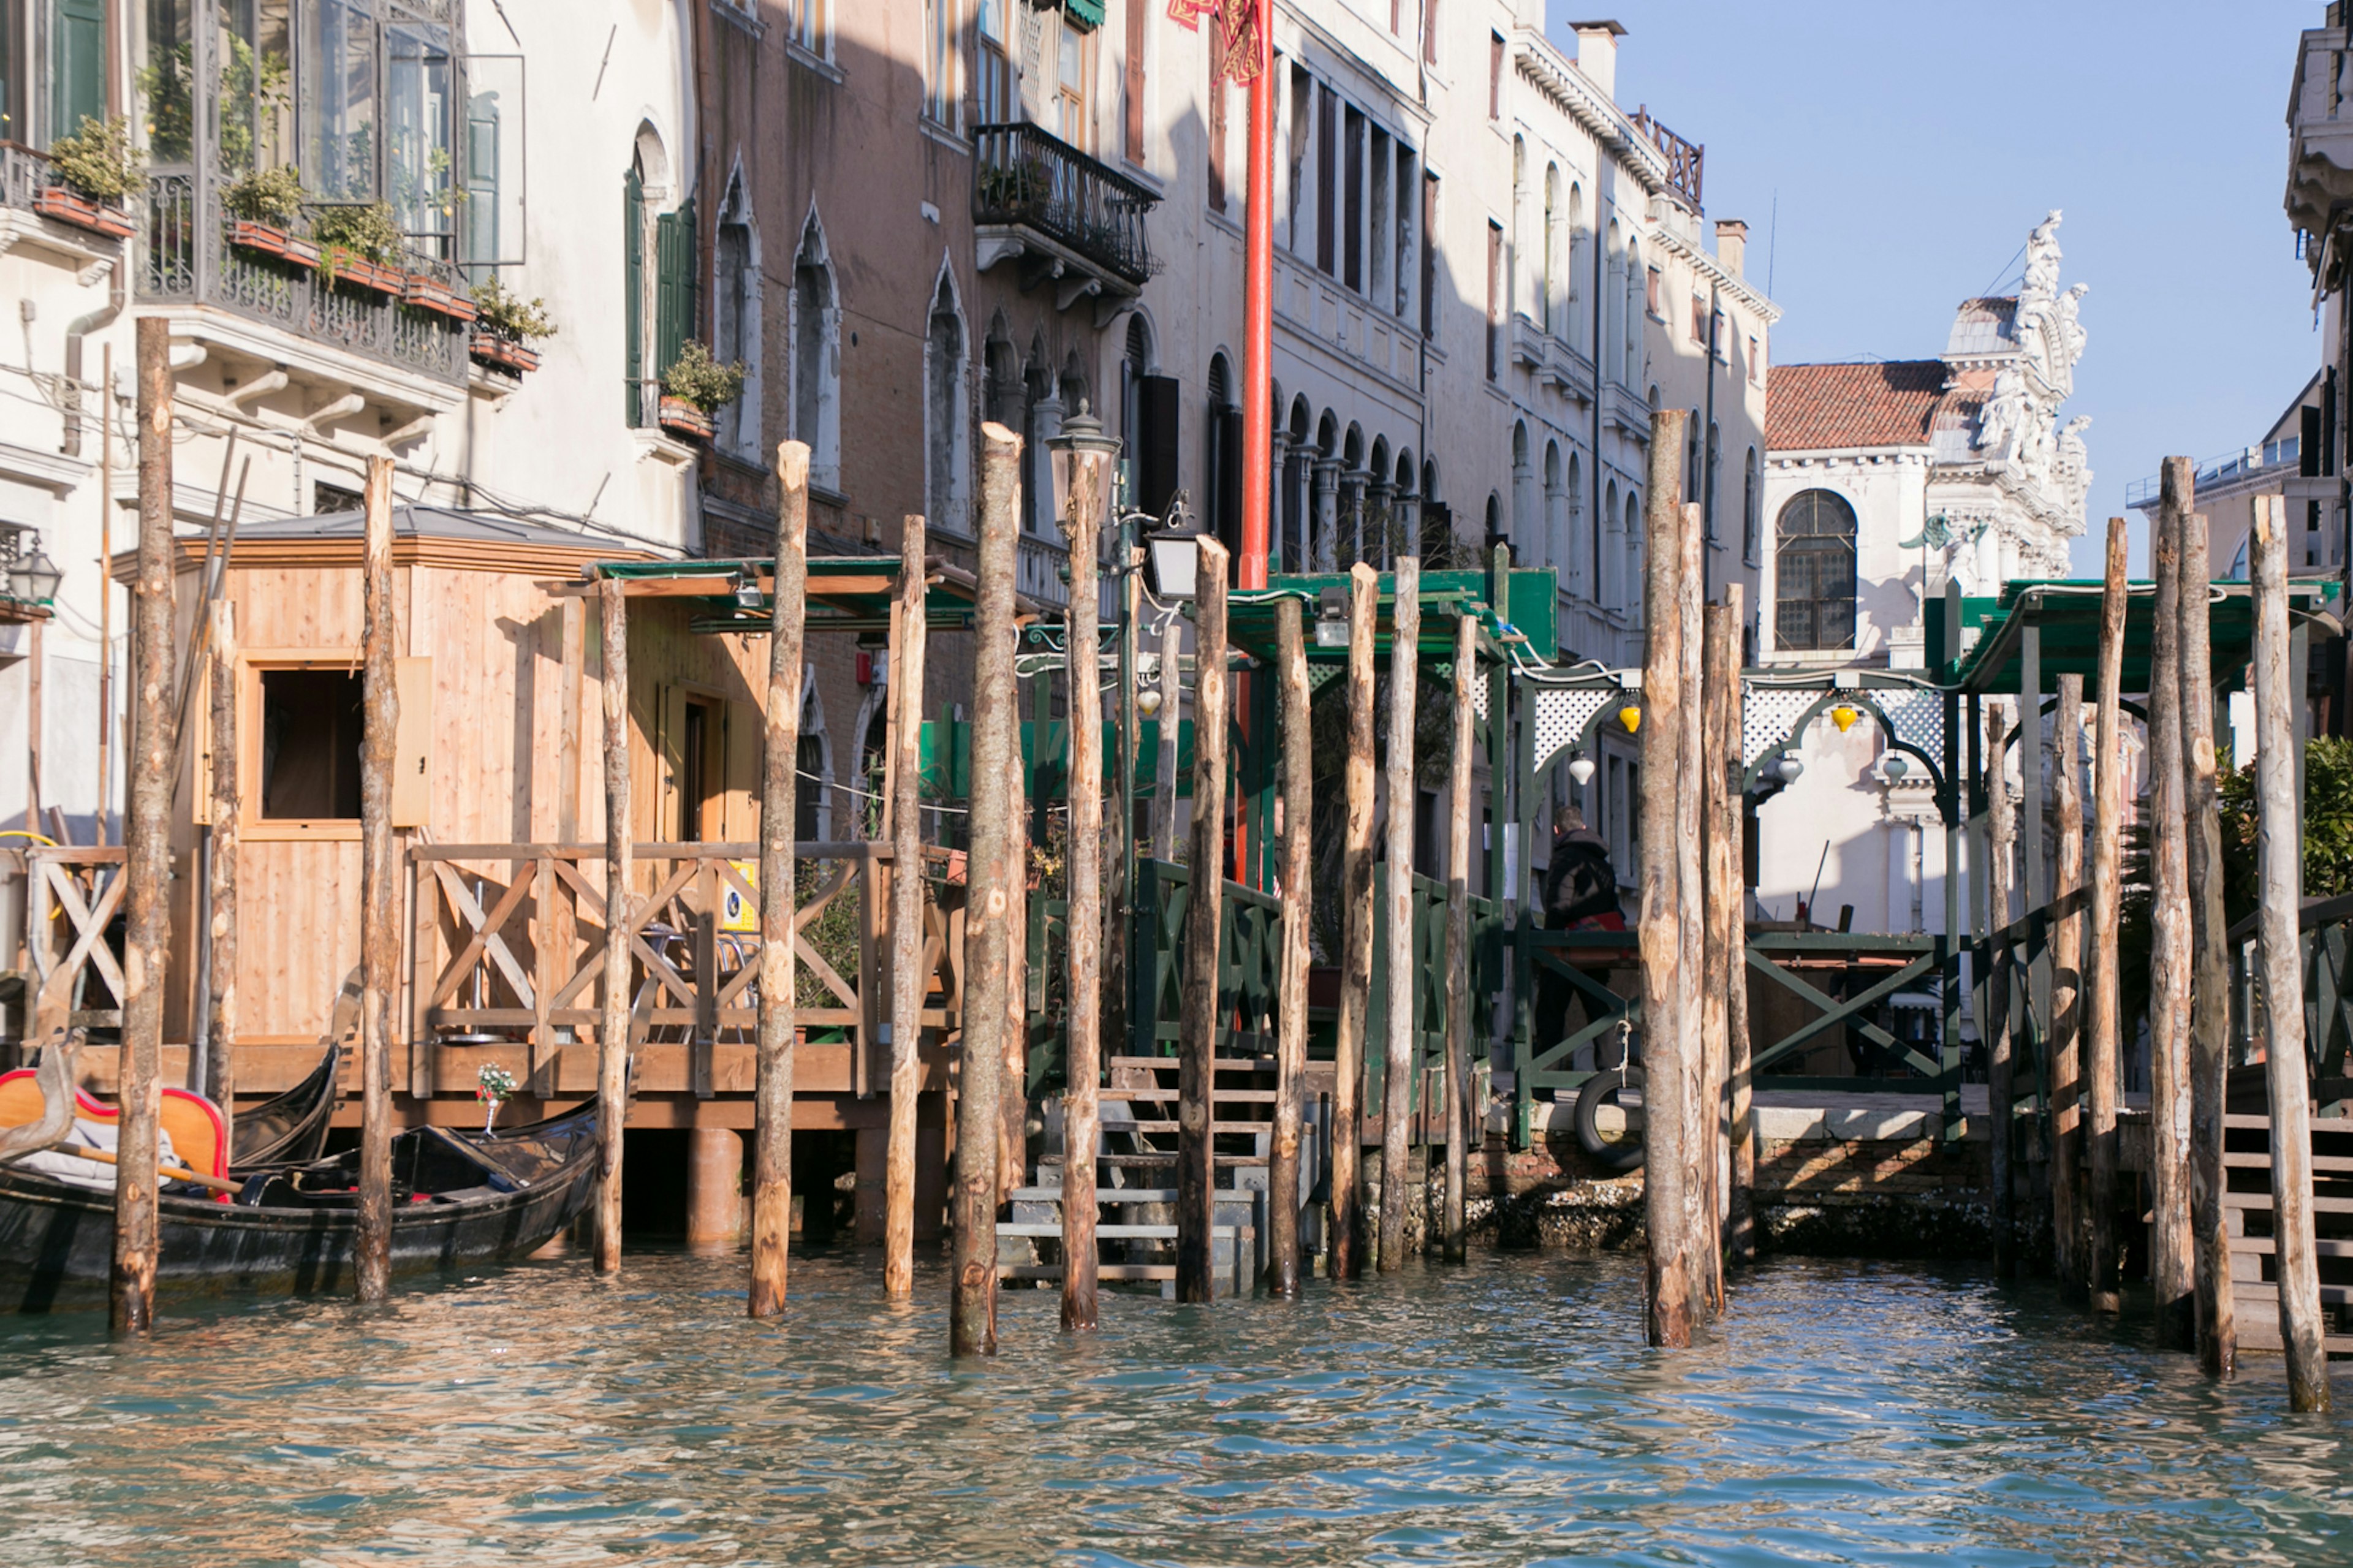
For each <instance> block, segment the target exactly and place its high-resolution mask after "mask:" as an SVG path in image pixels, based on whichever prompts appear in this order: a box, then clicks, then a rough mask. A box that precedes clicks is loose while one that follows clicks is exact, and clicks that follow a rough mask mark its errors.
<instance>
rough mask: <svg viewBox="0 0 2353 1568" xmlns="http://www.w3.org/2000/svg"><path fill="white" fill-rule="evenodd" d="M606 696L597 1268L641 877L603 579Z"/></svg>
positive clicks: (612, 1236) (616, 622) (622, 694)
mask: <svg viewBox="0 0 2353 1568" xmlns="http://www.w3.org/2000/svg"><path fill="white" fill-rule="evenodd" d="M596 589H597V601H596V603H597V610H598V613H599V615H600V616H601V617H602V626H601V628H600V629H601V630H602V632H603V641H604V663H605V668H604V671H603V675H604V698H605V904H606V908H605V1010H604V1019H603V1022H601V1023H600V1024H599V1025H598V1026H597V1028H596V1184H597V1185H596V1272H597V1273H599V1274H617V1273H619V1272H620V1271H621V1126H622V1122H623V1121H624V1119H625V1118H626V1117H627V1116H628V1100H629V1028H630V1025H629V950H630V946H631V942H630V938H631V936H632V935H633V934H634V932H635V931H636V930H637V921H636V920H635V918H634V914H633V910H632V908H631V906H632V904H633V903H634V901H635V900H634V899H633V898H632V896H631V893H630V890H629V883H630V882H631V881H632V880H633V879H635V878H636V876H637V867H636V863H635V861H636V857H635V854H634V850H635V845H634V843H633V842H632V839H631V837H630V836H631V832H632V826H631V823H630V820H629V601H628V597H627V595H624V593H623V592H622V586H621V582H620V580H619V579H618V578H616V577H606V578H602V579H599V581H598V583H597V584H596Z"/></svg>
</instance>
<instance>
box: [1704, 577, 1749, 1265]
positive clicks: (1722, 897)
mask: <svg viewBox="0 0 2353 1568" xmlns="http://www.w3.org/2000/svg"><path fill="white" fill-rule="evenodd" d="M1741 610H1742V595H1741V591H1740V584H1737V583H1727V584H1725V586H1724V597H1723V603H1721V604H1719V605H1714V606H1712V607H1711V608H1710V609H1709V611H1708V622H1707V649H1706V655H1705V658H1704V664H1705V666H1706V678H1705V679H1704V682H1703V684H1704V688H1705V689H1706V692H1707V705H1708V731H1707V738H1708V744H1707V756H1706V759H1705V766H1704V770H1703V771H1704V790H1705V792H1706V799H1705V803H1704V810H1705V812H1706V813H1707V933H1708V936H1707V942H1708V945H1707V956H1708V984H1707V994H1706V997H1705V1002H1704V1005H1705V1006H1706V1007H1707V1009H1708V1012H1707V1013H1706V1014H1705V1015H1704V1016H1703V1017H1702V1019H1701V1025H1702V1027H1703V1028H1704V1030H1705V1031H1706V1037H1707V1058H1708V1085H1709V1089H1708V1092H1709V1095H1710V1099H1709V1101H1708V1103H1709V1106H1710V1108H1711V1112H1712V1115H1711V1127H1712V1129H1713V1130H1712V1131H1711V1132H1710V1134H1709V1139H1710V1143H1709V1146H1710V1148H1711V1150H1712V1151H1713V1152H1714V1159H1713V1162H1712V1165H1711V1169H1712V1171H1713V1173H1714V1175H1715V1184H1716V1191H1715V1215H1716V1226H1717V1229H1716V1233H1715V1244H1716V1248H1717V1256H1718V1257H1719V1258H1722V1259H1723V1261H1724V1262H1727V1263H1746V1262H1747V1261H1748V1260H1749V1258H1751V1257H1753V1256H1754V1253H1755V1247H1756V1243H1755V1238H1754V1237H1752V1236H1750V1235H1749V1234H1748V1226H1750V1224H1751V1223H1752V1215H1751V1214H1750V1210H1749V1207H1748V1201H1747V1192H1746V1189H1745V1187H1744V1186H1743V1182H1744V1181H1745V1180H1753V1178H1754V1172H1753V1170H1752V1171H1749V1172H1745V1173H1744V1172H1743V1171H1742V1170H1741V1168H1740V1160H1741V1154H1740V1149H1739V1142H1740V1136H1741V1129H1740V1127H1739V1125H1738V1123H1739V1122H1740V1121H1745V1120H1746V1110H1747V1105H1746V1094H1745V1092H1741V1091H1740V1090H1738V1089H1736V1079H1745V1078H1746V1074H1747V1070H1748V1063H1747V1048H1746V1039H1745V1038H1742V1039H1740V1040H1739V1041H1738V1042H1737V1046H1736V1041H1735V1035H1736V1033H1737V1034H1738V1035H1740V1036H1742V1037H1745V1036H1746V1033H1747V1028H1748V1009H1747V1007H1746V1001H1747V996H1748V952H1747V946H1748V930H1747V919H1746V910H1745V909H1744V908H1743V906H1744V905H1745V904H1746V902H1747V899H1746V881H1745V880H1744V879H1743V876H1742V873H1741V837H1742V833H1741V819H1740V805H1741V792H1740V706H1741V689H1740V687H1741V681H1740V620H1741ZM1736 1100H1738V1102H1739V1103H1738V1106H1737V1110H1738V1114H1737V1115H1736V1114H1735V1111H1736V1105H1735V1101H1736ZM1752 1157H1753V1156H1752ZM1723 1291H1724V1279H1723V1267H1722V1264H1721V1263H1720V1264H1719V1265H1718V1267H1717V1272H1716V1307H1717V1309H1718V1310H1722V1308H1723V1306H1724V1295H1723Z"/></svg>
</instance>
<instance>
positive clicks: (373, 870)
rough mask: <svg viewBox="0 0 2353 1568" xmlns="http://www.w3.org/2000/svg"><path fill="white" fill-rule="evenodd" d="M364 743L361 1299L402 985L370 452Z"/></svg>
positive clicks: (395, 713)
mask: <svg viewBox="0 0 2353 1568" xmlns="http://www.w3.org/2000/svg"><path fill="white" fill-rule="evenodd" d="M363 506H364V513H363V522H362V526H363V529H364V540H363V542H362V547H361V548H362V558H361V578H362V584H361V586H362V590H363V594H364V600H365V620H364V632H363V634H362V637H363V642H362V647H361V660H362V665H363V669H364V681H363V690H364V700H365V710H364V714H363V718H362V724H361V741H360V1202H359V1226H358V1230H357V1234H356V1235H355V1236H354V1237H353V1244H352V1260H353V1271H354V1273H355V1274H356V1275H357V1277H358V1285H359V1299H360V1300H363V1301H381V1300H384V1299H385V1295H386V1294H387V1293H388V1292H389V1291H390V1289H391V1286H392V1004H393V998H394V997H396V995H398V994H399V992H400V909H401V888H400V876H399V873H398V870H397V868H396V866H395V864H394V860H393V846H392V769H393V759H394V757H395V755H396V745H395V742H396V737H397V735H398V732H399V728H400V693H399V689H398V682H397V679H396V676H395V667H394V663H393V661H394V659H395V658H396V656H397V654H398V652H399V637H400V628H399V626H398V625H397V622H396V611H395V609H394V606H393V595H392V459H391V458H369V459H368V466H367V487H366V489H365V492H364V499H363Z"/></svg>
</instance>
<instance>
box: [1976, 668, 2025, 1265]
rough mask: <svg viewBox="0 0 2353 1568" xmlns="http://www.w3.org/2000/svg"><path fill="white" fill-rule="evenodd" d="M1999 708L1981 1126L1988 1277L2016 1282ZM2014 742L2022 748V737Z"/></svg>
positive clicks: (2013, 814)
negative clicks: (1988, 1206)
mask: <svg viewBox="0 0 2353 1568" xmlns="http://www.w3.org/2000/svg"><path fill="white" fill-rule="evenodd" d="M2002 708H2003V704H2002V703H2001V702H2000V701H1999V700H1996V701H1993V702H1989V703H1988V704H1987V705H1986V714H1985V732H1986V746H1985V755H1986V778H1985V783H1986V799H1987V803H1988V804H1987V813H1986V815H1987V835H1986V837H1987V839H1988V841H1989V842H1988V848H1989V853H1988V855H1987V857H1986V887H1987V891H1988V894H1989V898H1988V905H1989V910H1990V916H1989V920H1988V922H1987V923H1988V925H1989V928H1990V931H1989V934H1990V935H1991V937H1992V938H1993V942H1994V946H1993V950H1992V952H1991V954H1990V956H1989V961H1988V963H1987V965H1986V980H1985V986H1986V995H1987V997H1988V999H1989V1008H1988V1011H1989V1013H1990V1015H1991V1016H1990V1017H1989V1020H1988V1027H1987V1028H1986V1030H1985V1035H1986V1047H1987V1055H1986V1110H1987V1116H1986V1123H1987V1126H1988V1129H1989V1133H1990V1137H1989V1142H1988V1144H1987V1147H1988V1149H1989V1151H1990V1152H1991V1161H1990V1169H1989V1173H1988V1174H1989V1176H1990V1177H1991V1179H1992V1183H1993V1205H1992V1208H1993V1212H1992V1220H1993V1272H1994V1278H1995V1279H2016V1278H2017V1277H2018V1177H2017V1173H2016V1172H2015V1171H2014V1170H2013V1169H2012V1160H2011V1155H2012V1153H2013V1152H2014V1151H2015V1150H2016V1148H2017V1132H2018V1118H2017V1114H2016V1113H2017V1109H2018V1095H2017V1086H2016V1081H2015V1079H2016V1069H2017V1059H2018V1052H2017V1042H2018V1014H2019V1007H2018V962H2017V949H2016V947H2015V946H2014V945H2013V944H2012V942H2011V941H2010V936H2009V933H2008V929H2007V928H2008V927H2009V925H2010V921H2012V920H2014V919H2016V918H2017V917H2016V916H2015V915H2014V914H2013V913H2012V908H2013V905H2014V902H2015V900H2013V899H2012V897H2011V895H2012V893H2013V891H2014V890H2015V889H2016V885H2017V881H2018V872H2017V865H2018V807H2017V802H2016V801H2015V799H2014V798H2013V797H2012V796H2011V795H2010V778H2009V774H2008V772H2007V770H2006V767H2005V764H2004V762H2003V748H2004V747H2005V745H2006V744H2007V743H2008V741H2009V737H2010V725H2009V722H2008V717H2007V715H2006V714H2004V712H2003V711H2002ZM2019 743H2020V744H2021V745H2024V744H2026V743H2027V742H2026V739H2025V737H2024V736H2023V735H2021V737H2020V741H2019Z"/></svg>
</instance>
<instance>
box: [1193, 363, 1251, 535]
mask: <svg viewBox="0 0 2353 1568" xmlns="http://www.w3.org/2000/svg"><path fill="white" fill-rule="evenodd" d="M1201 428H1202V436H1203V438H1204V440H1205V441H1206V442H1207V444H1208V446H1207V450H1206V451H1204V453H1203V454H1202V456H1203V458H1204V459H1205V461H1204V463H1203V466H1202V475H1203V478H1204V479H1206V480H1207V481H1208V482H1207V483H1206V484H1205V485H1204V486H1203V487H1202V488H1203V489H1204V491H1205V492H1206V493H1205V494H1204V495H1203V497H1202V500H1203V501H1204V502H1205V503H1206V504H1205V505H1204V506H1203V508H1202V511H1203V513H1204V516H1203V518H1202V521H1205V522H1207V523H1208V525H1209V531H1210V532H1212V533H1214V534H1216V535H1217V536H1218V538H1219V540H1221V541H1222V542H1224V544H1225V546H1226V548H1227V549H1228V550H1229V551H1231V552H1233V554H1234V556H1235V558H1236V559H1237V560H1239V559H1240V555H1241V544H1242V411H1241V409H1240V407H1239V406H1237V405H1236V404H1235V402H1234V373H1233V367H1232V365H1231V364H1230V363H1229V362H1228V361H1227V359H1226V356H1225V355H1224V354H1221V353H1219V354H1212V355H1210V356H1209V396H1208V417H1207V418H1205V419H1204V420H1203V421H1202V424H1201Z"/></svg>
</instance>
